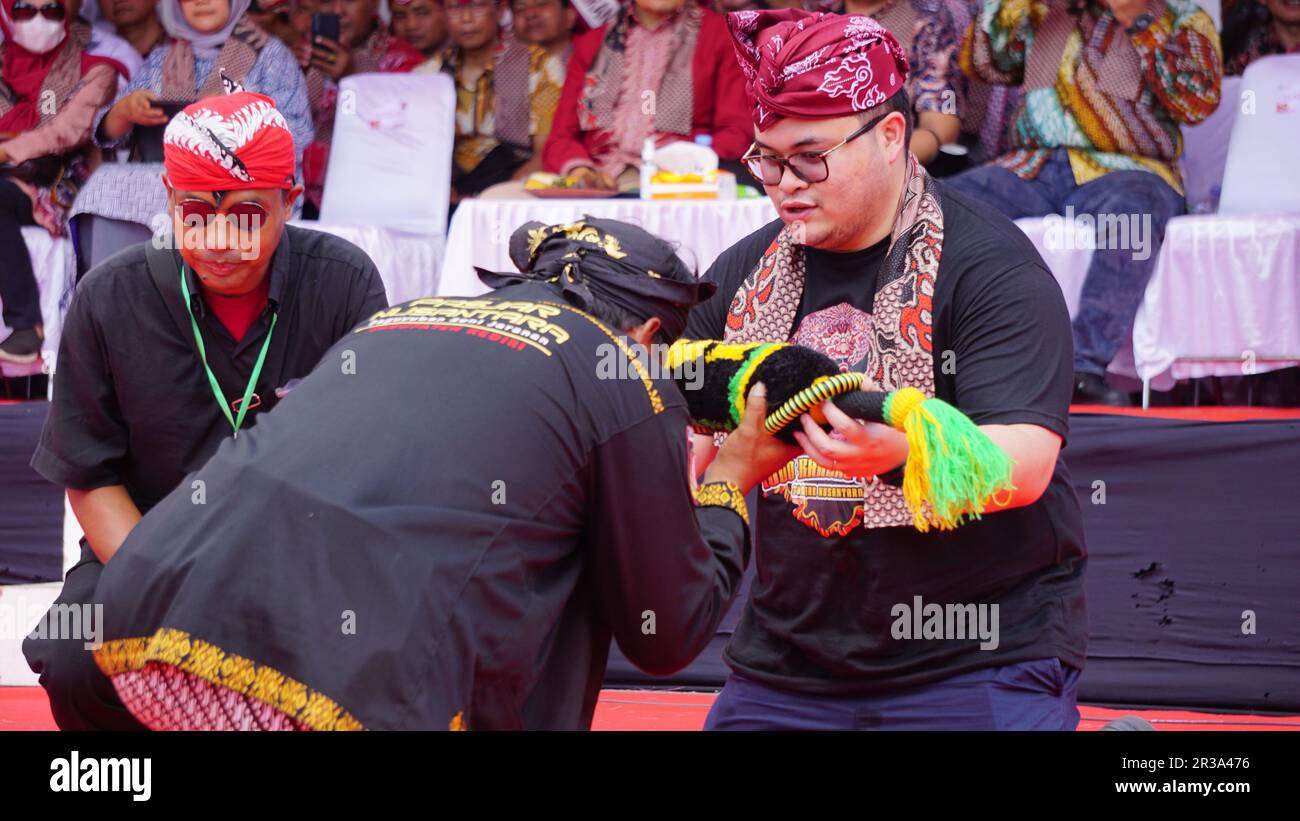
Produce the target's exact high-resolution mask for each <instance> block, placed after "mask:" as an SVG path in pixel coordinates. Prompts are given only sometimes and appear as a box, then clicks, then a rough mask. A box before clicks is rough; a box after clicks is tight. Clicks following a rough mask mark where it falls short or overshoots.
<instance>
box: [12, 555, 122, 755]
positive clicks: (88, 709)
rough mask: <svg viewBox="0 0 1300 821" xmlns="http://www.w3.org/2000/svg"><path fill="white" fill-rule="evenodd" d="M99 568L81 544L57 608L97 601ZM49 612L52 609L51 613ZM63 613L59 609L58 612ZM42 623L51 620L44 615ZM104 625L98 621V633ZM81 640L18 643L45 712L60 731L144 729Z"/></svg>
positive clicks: (37, 640)
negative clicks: (36, 681) (46, 698)
mask: <svg viewBox="0 0 1300 821" xmlns="http://www.w3.org/2000/svg"><path fill="white" fill-rule="evenodd" d="M102 572H104V565H102V564H100V563H99V559H97V558H95V554H94V553H92V552H91V550H90V546H89V545H87V544H86V540H85V539H82V540H81V561H79V562H77V563H76V565H74V566H73V567H72V569H71V570H69V571H68V573H67V575H66V576H64V579H63V592H62V593H60V594H59V597H58V598H57V599H55V601H54V607H59V606H60V605H64V606H66V605H77V606H90V605H93V604H94V603H95V601H96V599H95V585H97V584H98V583H99V574H100V573H102ZM51 609H52V610H53V608H51ZM57 612H62V610H60V611H57ZM45 618H46V621H45V623H46V624H50V623H51V618H50V616H49V615H48V614H47V615H46V617H45ZM102 627H103V624H102V622H100V628H101V629H102ZM85 644H86V642H85V640H84V639H82V638H40V639H37V638H31V637H28V638H27V639H25V640H24V641H23V655H24V656H26V657H27V665H28V666H29V667H31V668H32V672H34V673H36V674H37V675H39V676H40V677H41V686H42V687H44V688H45V692H46V694H47V695H48V696H49V698H50V712H52V713H53V714H54V721H55V723H56V724H58V725H59V729H61V730H144V729H147V728H146V727H145V726H144V725H143V724H141V723H140V722H138V721H136V720H135V717H134V716H132V715H131V714H130V713H129V712H128V711H127V709H126V707H125V706H123V704H122V701H121V700H120V699H119V698H118V697H117V691H116V690H114V689H113V683H112V682H111V681H109V680H108V677H107V676H105V675H104V674H103V673H102V672H100V670H99V667H98V666H96V664H95V657H94V655H93V651H91V650H88V649H86V646H85Z"/></svg>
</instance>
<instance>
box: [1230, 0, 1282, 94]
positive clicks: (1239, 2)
mask: <svg viewBox="0 0 1300 821" xmlns="http://www.w3.org/2000/svg"><path fill="white" fill-rule="evenodd" d="M1296 52H1300V2H1296V0H1235V2H1234V0H1224V4H1223V73H1224V74H1227V75H1237V74H1241V73H1242V72H1243V71H1245V70H1246V66H1248V65H1250V64H1251V63H1253V62H1254V61H1256V60H1258V59H1259V58H1260V57H1266V56H1268V55H1270V54H1293V53H1296Z"/></svg>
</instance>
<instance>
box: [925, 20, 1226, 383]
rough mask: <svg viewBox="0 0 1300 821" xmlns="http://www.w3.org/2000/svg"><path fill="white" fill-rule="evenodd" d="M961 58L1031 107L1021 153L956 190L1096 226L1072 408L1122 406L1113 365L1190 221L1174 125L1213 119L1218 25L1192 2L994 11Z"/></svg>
mask: <svg viewBox="0 0 1300 821" xmlns="http://www.w3.org/2000/svg"><path fill="white" fill-rule="evenodd" d="M1106 1H1109V3H1110V5H1109V6H1108V5H1106ZM1157 12H1158V17H1157V16H1156V13H1157ZM1083 44H1089V47H1088V48H1083ZM961 60H962V69H963V70H965V71H967V73H969V74H971V75H974V77H978V78H979V79H984V81H985V82H991V83H1023V87H1024V88H1023V99H1022V101H1021V105H1019V109H1018V112H1017V117H1015V123H1014V134H1013V149H1011V151H1010V152H1009V153H1006V155H1004V156H1001V157H998V158H997V160H995V161H993V162H992V164H989V165H984V166H980V168H976V169H972V170H970V171H966V173H965V174H961V175H958V177H953V178H952V179H950V181H949V184H952V186H953V187H954V188H958V190H959V191H962V192H965V194H970V195H972V196H975V197H978V199H983V200H984V201H987V203H989V204H992V205H995V207H997V208H1000V209H1001V210H1002V212H1004V213H1005V214H1006V216H1008V217H1011V218H1013V220H1015V218H1021V217H1039V216H1045V214H1053V213H1066V209H1070V210H1073V213H1074V214H1076V216H1083V214H1088V216H1092V217H1095V218H1096V225H1097V236H1096V240H1097V249H1096V252H1095V253H1093V255H1092V262H1091V264H1089V265H1088V273H1087V278H1086V279H1084V284H1083V291H1082V294H1080V295H1079V308H1078V313H1076V316H1075V318H1074V370H1075V385H1074V401H1076V403H1100V404H1110V405H1127V404H1128V396H1127V395H1126V394H1122V392H1119V391H1117V390H1113V388H1110V387H1108V386H1106V383H1105V373H1106V366H1108V365H1109V364H1110V360H1113V359H1114V356H1115V353H1118V352H1119V348H1121V347H1122V346H1123V343H1125V339H1126V338H1127V335H1128V333H1130V329H1131V327H1132V321H1134V316H1135V314H1136V313H1138V305H1139V303H1140V301H1141V296H1143V292H1144V290H1145V287H1147V281H1148V279H1149V278H1151V273H1152V269H1153V268H1154V265H1156V255H1157V252H1158V251H1160V243H1161V240H1162V239H1164V236H1165V223H1166V222H1167V221H1169V220H1170V218H1171V217H1175V216H1178V214H1180V213H1183V210H1184V201H1183V190H1182V182H1180V178H1179V173H1178V165H1177V160H1178V155H1179V153H1180V152H1182V144H1183V139H1182V131H1180V130H1179V126H1180V125H1183V123H1188V125H1190V123H1196V122H1200V121H1201V120H1205V117H1208V116H1209V114H1210V113H1212V112H1213V110H1214V109H1216V108H1217V107H1218V101H1219V79H1221V71H1222V69H1221V66H1222V62H1221V56H1219V43H1218V34H1217V32H1216V31H1214V23H1213V22H1212V21H1210V18H1209V16H1208V14H1206V13H1205V12H1203V10H1201V9H1200V6H1199V5H1196V4H1195V3H1192V1H1191V0H1156V1H1154V3H1152V4H1149V5H1148V3H1147V0H1136V3H1132V1H1127V0H1102V1H1099V0H1083V3H1079V4H1071V5H1069V6H1066V5H1050V6H1043V5H1030V4H1027V3H1023V1H1022V0H988V3H987V4H985V6H984V9H983V10H982V13H980V17H979V18H978V19H976V21H975V23H974V25H972V26H971V29H970V30H969V31H967V34H966V43H963V45H962V53H961ZM1121 221H1122V222H1123V227H1125V230H1123V231H1122V233H1121V231H1119V230H1118V229H1115V226H1117V225H1118V222H1121ZM1131 225H1132V226H1135V227H1134V229H1132V231H1130V230H1128V227H1130V226H1131Z"/></svg>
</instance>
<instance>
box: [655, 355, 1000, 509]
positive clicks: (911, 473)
mask: <svg viewBox="0 0 1300 821" xmlns="http://www.w3.org/2000/svg"><path fill="white" fill-rule="evenodd" d="M689 361H694V362H695V363H696V367H695V368H694V369H692V368H687V367H685V365H686V363H687V362H689ZM668 366H669V367H670V368H671V369H672V371H673V374H674V378H675V380H676V381H677V386H678V388H679V389H681V392H682V395H683V396H685V397H686V405H687V410H688V412H689V413H690V417H691V424H692V426H693V427H694V428H695V430H696V431H697V432H700V433H716V432H725V431H731V430H734V429H735V428H736V427H737V426H738V425H739V424H740V421H741V419H743V418H744V415H745V398H746V397H747V396H748V395H749V390H750V388H751V387H752V386H753V385H755V384H757V383H759V382H761V383H763V385H764V386H766V388H767V407H768V415H767V420H766V423H765V427H766V429H767V432H768V433H770V434H772V435H774V436H776V437H777V438H779V439H782V440H784V441H786V442H789V443H791V444H795V438H794V432H795V431H796V430H799V425H798V424H797V420H798V419H799V417H800V416H802V415H803V414H805V413H807V414H809V415H810V416H812V418H813V420H814V421H816V422H817V423H818V424H821V425H825V424H827V422H826V418H825V416H824V415H823V414H822V412H821V404H822V403H823V402H825V401H826V400H828V399H829V400H831V401H833V402H834V403H835V405H836V406H837V407H838V408H839V409H840V410H842V411H844V412H845V413H846V414H848V415H849V416H852V417H854V418H855V419H861V420H863V421H867V422H880V423H882V424H886V425H889V426H890V427H892V428H894V429H896V430H899V431H902V432H903V433H905V434H906V435H907V444H908V452H907V463H906V466H905V469H904V478H903V498H904V500H905V501H906V502H907V507H908V509H909V510H910V511H911V513H912V520H913V524H914V525H915V527H916V529H917V530H920V531H922V532H924V531H926V530H929V529H930V527H936V528H938V529H939V530H951V529H953V528H955V527H957V526H958V525H960V524H962V523H963V522H965V521H967V520H969V519H972V518H973V519H978V518H980V513H981V512H982V511H983V509H984V505H985V502H986V501H987V500H988V499H990V498H991V497H994V496H995V495H996V494H998V493H1006V492H1008V491H1010V490H1013V489H1014V488H1013V486H1012V484H1011V459H1010V457H1008V456H1007V454H1006V453H1005V452H1004V451H1003V450H1002V449H1001V448H999V447H998V446H997V445H996V444H995V443H994V442H993V440H991V439H989V437H988V435H987V434H986V433H984V432H983V431H982V430H980V429H979V427H978V426H976V425H975V423H974V422H972V421H971V420H970V419H969V418H968V417H967V416H966V415H965V414H964V413H962V412H961V411H959V410H957V409H956V408H954V407H953V406H952V405H949V404H948V403H947V402H944V401H943V400H942V399H927V398H926V397H925V394H924V393H922V392H921V391H919V390H917V389H916V388H908V387H904V388H900V389H899V390H895V391H887V392H886V391H871V390H861V388H862V385H863V382H864V376H863V374H861V373H853V372H849V373H842V372H841V371H840V369H839V366H838V365H836V364H835V362H834V361H833V360H831V358H830V357H828V356H826V355H825V354H823V353H820V352H819V351H815V350H813V349H812V348H805V347H802V346H799V345H790V344H787V343H762V342H755V343H745V344H731V343H726V342H714V341H691V340H680V341H678V342H677V343H675V344H674V345H673V346H672V348H671V349H670V350H669V352H668ZM686 373H691V374H693V376H694V378H695V379H698V376H699V374H700V373H703V374H704V378H703V381H702V383H698V384H696V385H695V386H694V389H692V385H690V384H687V382H686V381H685V379H684V376H683V374H686Z"/></svg>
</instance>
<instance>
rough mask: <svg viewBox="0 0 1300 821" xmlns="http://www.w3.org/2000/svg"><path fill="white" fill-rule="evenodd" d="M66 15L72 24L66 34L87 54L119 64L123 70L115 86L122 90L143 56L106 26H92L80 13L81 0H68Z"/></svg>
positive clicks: (138, 67)
mask: <svg viewBox="0 0 1300 821" xmlns="http://www.w3.org/2000/svg"><path fill="white" fill-rule="evenodd" d="M67 7H68V17H69V18H71V20H72V24H71V27H70V28H69V29H68V34H69V35H70V36H71V37H72V39H74V40H76V41H77V45H78V46H79V47H80V48H81V49H82V51H84V52H86V53H87V54H92V55H94V56H96V57H107V58H108V59H110V60H112V61H113V62H115V63H117V64H118V65H120V66H121V67H122V68H123V69H125V72H124V73H122V74H119V75H118V77H117V88H118V90H119V91H120V90H122V89H123V88H125V87H126V83H127V81H128V80H130V79H131V78H132V77H134V76H135V73H136V72H137V71H139V70H140V64H141V63H143V62H144V60H143V58H142V57H141V56H140V55H139V54H138V53H137V52H136V50H135V49H134V48H133V47H132V46H131V44H130V43H128V42H127V41H126V40H124V39H122V38H121V37H118V36H117V35H116V34H115V33H114V32H113V30H112V29H111V28H109V27H108V26H94V25H91V23H90V21H89V20H87V19H86V18H85V17H83V16H82V15H81V0H68V2H67Z"/></svg>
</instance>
